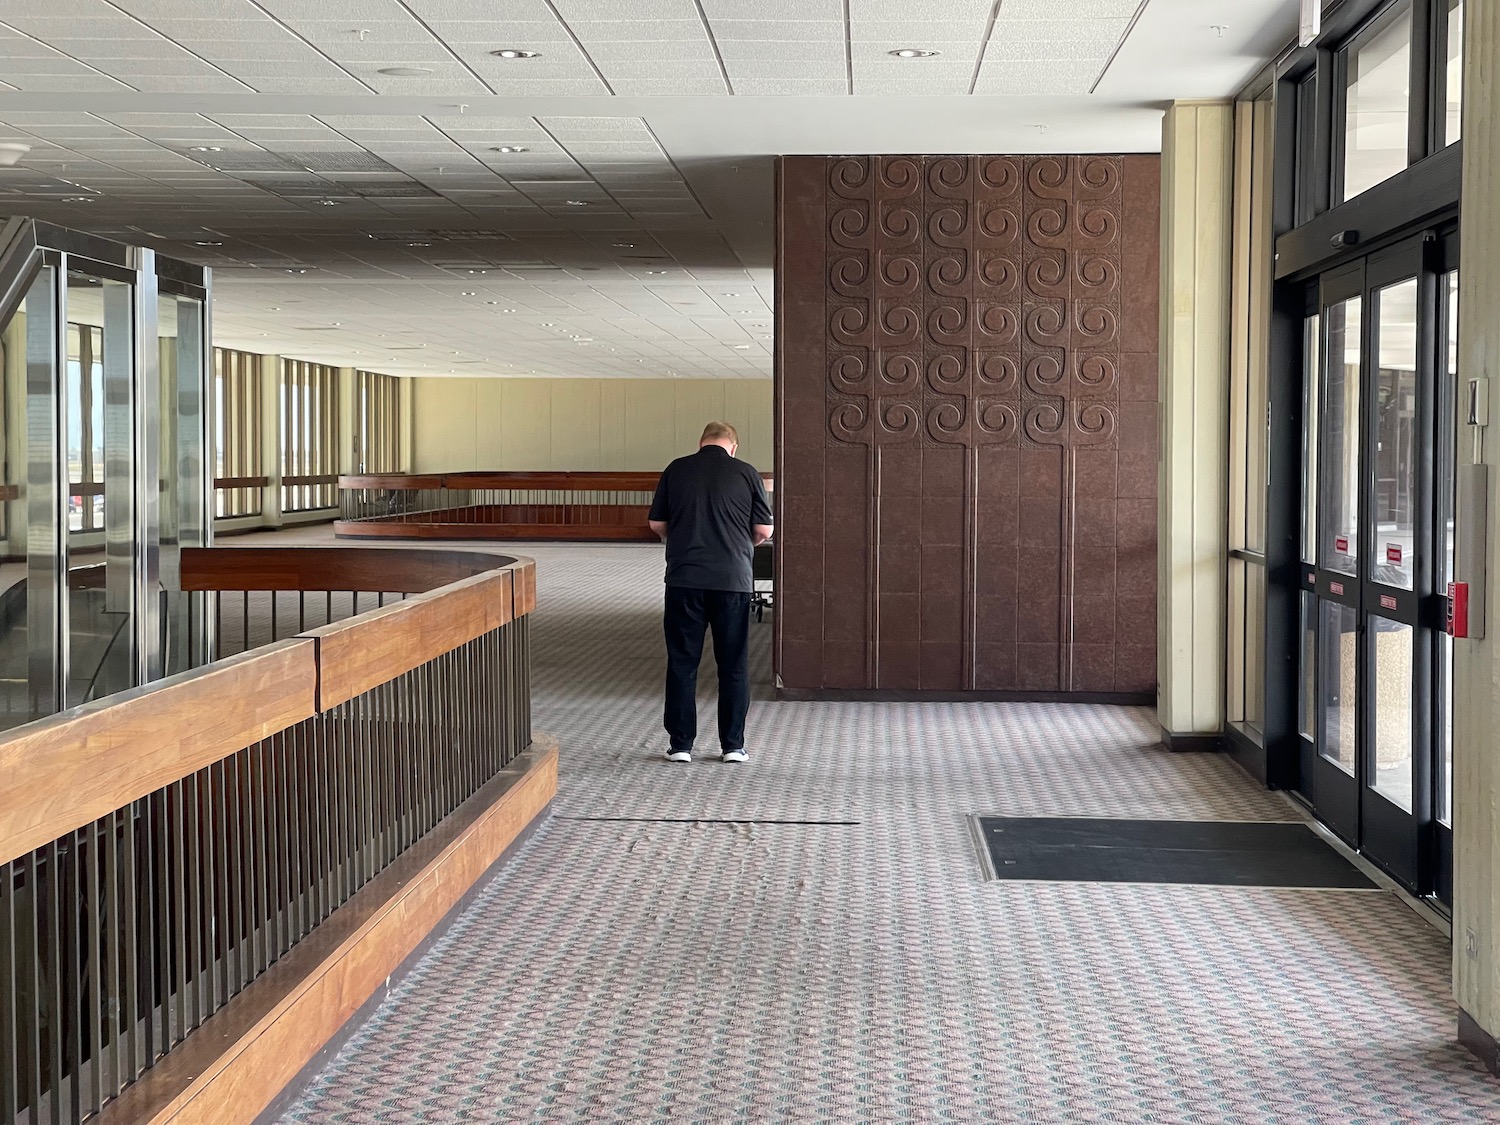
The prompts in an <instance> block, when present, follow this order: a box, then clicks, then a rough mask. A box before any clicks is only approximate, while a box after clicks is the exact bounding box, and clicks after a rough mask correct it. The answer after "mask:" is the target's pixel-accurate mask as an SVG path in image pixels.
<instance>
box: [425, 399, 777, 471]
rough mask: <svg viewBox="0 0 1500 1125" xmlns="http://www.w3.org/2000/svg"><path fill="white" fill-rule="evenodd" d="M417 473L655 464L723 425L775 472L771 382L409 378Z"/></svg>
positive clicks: (746, 453) (759, 464) (744, 450)
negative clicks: (710, 425) (710, 424)
mask: <svg viewBox="0 0 1500 1125" xmlns="http://www.w3.org/2000/svg"><path fill="white" fill-rule="evenodd" d="M412 382H413V394H412V401H413V413H414V429H413V465H412V471H413V472H418V473H440V472H457V471H461V470H465V469H494V470H527V469H530V470H543V469H554V470H569V469H571V470H579V471H583V470H603V469H618V470H623V471H645V470H648V469H660V468H662V467H664V466H665V465H666V464H667V462H668V461H670V460H672V458H674V457H680V456H682V455H683V454H685V453H691V452H692V451H693V450H694V449H696V448H697V445H698V438H699V436H700V435H701V434H702V433H703V427H704V425H705V424H706V423H708V422H710V421H715V420H722V421H727V422H729V423H730V424H732V425H733V426H734V427H735V429H737V430H738V431H739V434H740V456H741V457H742V458H744V459H745V460H747V461H749V462H750V463H751V464H752V465H754V466H755V467H756V468H757V469H760V470H762V471H769V470H770V468H771V461H772V453H771V383H770V381H769V380H761V379H754V380H751V379H740V380H736V379H498V378H497V379H414V380H413V381H412Z"/></svg>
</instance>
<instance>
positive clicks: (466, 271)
mask: <svg viewBox="0 0 1500 1125" xmlns="http://www.w3.org/2000/svg"><path fill="white" fill-rule="evenodd" d="M464 272H465V273H470V274H486V273H489V272H490V271H489V270H465V271H464Z"/></svg>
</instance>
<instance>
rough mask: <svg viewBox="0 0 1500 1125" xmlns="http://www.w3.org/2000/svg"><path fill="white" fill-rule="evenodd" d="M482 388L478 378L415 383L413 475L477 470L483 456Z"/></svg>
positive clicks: (429, 380) (424, 380)
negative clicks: (481, 443) (479, 437)
mask: <svg viewBox="0 0 1500 1125" xmlns="http://www.w3.org/2000/svg"><path fill="white" fill-rule="evenodd" d="M479 389H480V381H479V380H477V379H416V380H413V387H412V407H413V409H412V446H413V448H412V471H413V472H418V473H446V472H450V471H457V470H461V469H472V468H474V467H475V465H476V462H477V461H478V460H479V457H480V452H479V448H478V434H479V417H478V414H479ZM486 467H489V466H486Z"/></svg>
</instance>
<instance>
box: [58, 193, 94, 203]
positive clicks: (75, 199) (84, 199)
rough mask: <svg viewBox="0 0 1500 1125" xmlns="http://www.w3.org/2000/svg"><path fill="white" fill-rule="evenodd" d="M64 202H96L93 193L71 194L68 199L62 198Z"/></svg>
mask: <svg viewBox="0 0 1500 1125" xmlns="http://www.w3.org/2000/svg"><path fill="white" fill-rule="evenodd" d="M62 202H64V203H92V202H94V197H93V196H91V195H70V196H68V197H67V198H66V199H64V200H62Z"/></svg>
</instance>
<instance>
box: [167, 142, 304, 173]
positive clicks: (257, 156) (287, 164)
mask: <svg viewBox="0 0 1500 1125" xmlns="http://www.w3.org/2000/svg"><path fill="white" fill-rule="evenodd" d="M179 154H180V155H182V156H185V157H187V158H188V159H189V160H196V161H197V162H198V163H199V164H207V165H208V166H209V167H210V168H213V169H215V170H216V171H219V172H300V171H301V170H302V165H300V164H298V163H296V162H294V161H291V160H288V159H287V158H286V157H284V156H279V155H277V154H276V153H274V152H267V151H266V150H265V149H261V148H226V149H221V150H220V151H218V152H213V151H203V152H195V151H189V152H180V153H179Z"/></svg>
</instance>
